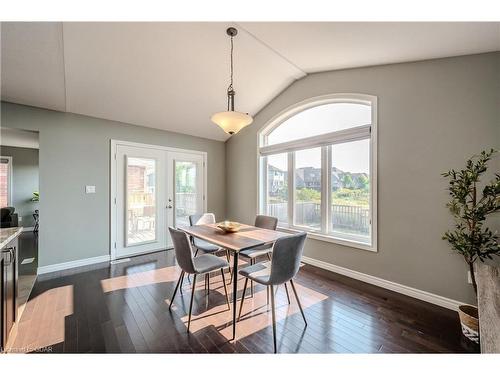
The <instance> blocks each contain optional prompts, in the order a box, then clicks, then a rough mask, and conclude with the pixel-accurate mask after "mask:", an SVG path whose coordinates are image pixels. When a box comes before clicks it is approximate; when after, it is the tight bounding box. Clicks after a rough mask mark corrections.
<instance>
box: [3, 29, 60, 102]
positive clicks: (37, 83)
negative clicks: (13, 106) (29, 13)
mask: <svg viewBox="0 0 500 375" xmlns="http://www.w3.org/2000/svg"><path fill="white" fill-rule="evenodd" d="M1 47H2V53H1V56H2V60H1V66H2V69H1V74H2V77H1V78H2V79H1V93H2V100H5V101H9V102H13V103H19V104H26V105H31V106H36V107H42V108H48V109H53V110H56V111H64V110H65V87H64V62H63V42H62V24H61V23H60V22H2V24H1Z"/></svg>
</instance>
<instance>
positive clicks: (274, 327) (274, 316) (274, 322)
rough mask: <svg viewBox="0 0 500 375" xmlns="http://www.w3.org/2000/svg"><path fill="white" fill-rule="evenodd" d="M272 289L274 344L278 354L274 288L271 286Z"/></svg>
mask: <svg viewBox="0 0 500 375" xmlns="http://www.w3.org/2000/svg"><path fill="white" fill-rule="evenodd" d="M270 288H271V310H272V316H273V344H274V352H275V353H276V352H277V350H276V312H275V311H274V309H275V306H274V287H273V286H272V285H270Z"/></svg>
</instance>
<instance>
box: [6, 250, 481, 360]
mask: <svg viewBox="0 0 500 375" xmlns="http://www.w3.org/2000/svg"><path fill="white" fill-rule="evenodd" d="M241 263H242V266H244V265H245V262H244V261H242V262H241ZM179 273H180V270H179V269H178V267H176V266H175V259H174V252H173V251H162V252H158V253H154V254H148V255H144V256H139V257H135V258H132V259H131V260H130V261H129V262H124V263H118V264H115V265H108V264H101V265H95V266H91V267H86V268H81V269H75V270H68V271H65V272H60V273H55V274H51V275H42V276H40V277H39V279H38V281H37V282H36V284H35V287H34V288H33V291H32V293H31V296H30V300H29V302H28V305H27V307H26V309H25V312H24V314H23V316H22V319H21V321H20V323H19V327H18V333H17V336H16V338H15V341H14V344H13V347H12V350H13V351H16V352H69V353H136V352H140V353H148V352H154V353H235V352H237V353H272V351H273V341H272V328H271V313H270V311H269V310H268V309H269V307H268V305H267V303H266V299H267V298H266V291H265V289H263V288H262V287H258V288H256V293H255V294H254V298H252V299H251V298H248V299H246V300H245V303H244V306H243V313H242V317H241V320H240V322H239V323H238V325H237V340H235V341H234V342H229V341H228V340H227V338H228V337H229V335H230V322H231V314H230V311H229V310H228V309H227V305H226V303H225V297H224V291H223V288H222V283H221V277H220V273H219V274H216V273H214V274H213V275H212V278H211V281H210V289H211V290H210V294H209V295H208V296H207V293H206V291H205V290H204V283H203V280H204V278H203V277H201V278H199V279H200V282H199V283H197V289H196V292H195V303H194V306H193V319H192V322H191V331H192V332H191V333H190V334H188V333H186V322H187V311H188V303H189V297H190V293H191V291H190V286H191V284H190V281H189V280H188V279H187V278H185V279H184V287H183V289H182V293H178V294H177V296H176V298H175V300H174V304H173V309H172V312H170V311H169V310H168V303H169V302H170V296H171V295H172V292H173V289H174V287H175V283H176V281H177V277H178V275H179ZM191 280H192V279H191ZM296 286H297V291H298V293H299V296H300V297H301V302H302V303H303V306H304V309H305V314H306V317H307V319H308V326H307V327H304V322H303V321H302V317H301V316H300V312H299V311H298V307H297V305H296V301H295V300H294V297H293V295H291V305H288V301H287V298H286V294H285V290H284V288H283V287H280V288H279V289H278V292H277V296H276V300H277V338H278V350H279V352H280V353H434V352H439V353H462V352H477V351H478V347H476V346H472V345H471V344H469V343H468V342H467V341H466V340H465V339H464V338H463V337H462V335H461V333H460V324H459V321H458V318H457V314H456V313H455V312H453V311H450V310H447V309H444V308H440V307H437V306H434V305H431V304H428V303H426V302H422V301H419V300H416V299H413V298H410V297H407V296H403V295H400V294H397V293H394V292H391V291H388V290H385V289H382V288H379V287H376V286H373V285H369V284H366V283H363V282H360V281H357V280H353V279H349V278H347V277H344V276H341V275H337V274H333V273H331V272H328V271H324V270H321V269H318V268H315V267H312V266H305V267H303V268H302V269H301V270H300V272H299V275H298V276H297V278H296ZM242 288H243V280H241V281H240V282H239V290H240V293H241V290H242ZM238 305H239V303H238Z"/></svg>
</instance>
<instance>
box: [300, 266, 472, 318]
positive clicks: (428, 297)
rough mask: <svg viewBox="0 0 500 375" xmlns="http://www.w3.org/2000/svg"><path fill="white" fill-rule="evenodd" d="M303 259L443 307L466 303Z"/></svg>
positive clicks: (453, 307)
mask: <svg viewBox="0 0 500 375" xmlns="http://www.w3.org/2000/svg"><path fill="white" fill-rule="evenodd" d="M302 261H303V262H304V263H307V264H310V265H312V266H316V267H319V268H323V269H325V270H328V271H332V272H335V273H338V274H341V275H344V276H347V277H350V278H353V279H356V280H360V281H364V282H365V283H368V284H373V285H376V286H379V287H381V288H384V289H389V290H392V291H394V292H397V293H401V294H404V295H407V296H410V297H413V298H417V299H419V300H422V301H426V302H429V303H432V304H434V305H438V306H441V307H445V308H447V309H450V310H455V311H458V306H459V305H464V304H465V303H463V302H460V301H455V300H453V299H450V298H447V297H443V296H439V295H437V294H433V293H430V292H426V291H424V290H420V289H416V288H412V287H409V286H406V285H403V284H398V283H395V282H393V281H389V280H385V279H381V278H380V277H376V276H371V275H367V274H365V273H361V272H358V271H353V270H351V269H349V268H344V267H340V266H337V265H335V264H331V263H327V262H323V261H321V260H317V259H313V258H309V257H305V256H304V257H302Z"/></svg>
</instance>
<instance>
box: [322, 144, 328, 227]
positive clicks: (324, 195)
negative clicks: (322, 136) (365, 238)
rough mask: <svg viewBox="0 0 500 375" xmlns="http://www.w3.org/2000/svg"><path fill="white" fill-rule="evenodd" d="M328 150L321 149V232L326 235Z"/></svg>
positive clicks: (326, 147) (326, 148) (325, 148)
mask: <svg viewBox="0 0 500 375" xmlns="http://www.w3.org/2000/svg"><path fill="white" fill-rule="evenodd" d="M328 148H329V146H323V147H321V232H322V233H326V232H327V229H328V187H329V186H330V184H329V183H328V176H329V175H330V173H329V172H328V165H329V162H328Z"/></svg>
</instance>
